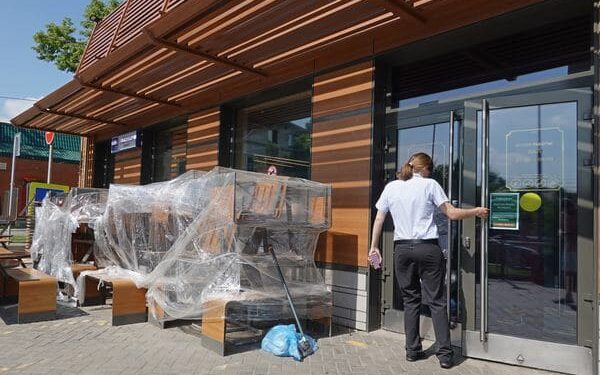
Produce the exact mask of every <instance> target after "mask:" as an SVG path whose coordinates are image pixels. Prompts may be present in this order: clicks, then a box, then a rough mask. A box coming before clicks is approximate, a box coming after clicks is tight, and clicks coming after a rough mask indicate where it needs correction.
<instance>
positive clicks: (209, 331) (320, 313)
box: [201, 299, 332, 356]
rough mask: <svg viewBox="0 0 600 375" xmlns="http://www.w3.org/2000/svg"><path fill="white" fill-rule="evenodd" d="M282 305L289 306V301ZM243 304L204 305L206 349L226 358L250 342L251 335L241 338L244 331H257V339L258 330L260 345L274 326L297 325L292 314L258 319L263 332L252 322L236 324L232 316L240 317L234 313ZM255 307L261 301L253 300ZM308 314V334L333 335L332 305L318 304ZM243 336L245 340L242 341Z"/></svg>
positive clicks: (309, 308) (208, 302)
mask: <svg viewBox="0 0 600 375" xmlns="http://www.w3.org/2000/svg"><path fill="white" fill-rule="evenodd" d="M299 300H301V299H299ZM264 302H267V301H264ZM271 302H272V301H271ZM281 303H283V304H287V302H281ZM244 304H245V301H235V300H229V301H228V300H223V299H215V300H210V301H207V302H205V303H204V304H203V305H202V327H201V333H202V346H203V347H205V348H207V349H209V350H211V351H213V352H215V353H217V354H219V355H222V356H226V355H229V354H233V353H236V352H239V351H241V350H240V348H242V346H243V345H244V344H249V343H251V341H249V340H248V337H244V336H248V335H243V334H241V335H240V332H241V331H254V335H255V336H256V335H257V333H256V331H258V337H256V338H255V342H258V341H260V339H262V337H263V336H264V334H266V331H267V329H268V328H270V327H271V326H274V325H276V324H284V323H286V324H295V322H294V321H293V319H292V315H290V316H289V317H283V316H282V317H279V318H278V319H276V320H274V321H260V319H259V322H258V326H260V327H261V328H262V329H264V331H263V330H262V329H258V328H255V327H253V324H252V323H251V322H244V321H235V319H232V316H236V315H238V314H239V313H235V310H238V309H239V308H240V306H242V305H244ZM253 304H254V306H256V307H258V308H261V307H260V306H262V303H261V300H260V299H259V300H256V301H253ZM301 305H302V303H298V302H296V306H297V307H300V306H301ZM263 307H264V306H263ZM266 309H268V307H266ZM305 312H306V314H307V316H306V317H305V319H304V322H303V326H304V329H305V331H307V332H310V334H311V335H315V336H331V316H332V309H331V305H323V304H319V305H310V306H306V308H305ZM260 331H262V332H260ZM252 335H253V333H252V332H251V333H250V334H249V336H252ZM240 336H241V337H242V339H241V342H240V338H239V337H240Z"/></svg>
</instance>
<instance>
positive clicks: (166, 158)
mask: <svg viewBox="0 0 600 375" xmlns="http://www.w3.org/2000/svg"><path fill="white" fill-rule="evenodd" d="M186 140H187V126H186V125H180V126H175V127H170V128H167V129H162V130H158V131H156V133H155V134H154V149H153V168H152V169H153V170H152V176H153V179H152V182H160V181H168V180H170V179H172V178H175V177H177V176H179V175H181V174H183V173H185V162H186V160H185V154H186Z"/></svg>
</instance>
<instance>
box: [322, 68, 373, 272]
mask: <svg viewBox="0 0 600 375" xmlns="http://www.w3.org/2000/svg"><path fill="white" fill-rule="evenodd" d="M372 96H373V65H372V63H371V62H367V63H362V64H358V65H354V66H351V67H349V68H345V69H341V70H338V71H335V72H333V73H328V74H325V75H321V76H318V77H316V78H315V80H314V96H313V132H312V166H311V179H312V180H315V181H319V182H325V183H330V184H331V185H332V187H333V189H332V191H333V192H332V194H333V197H332V217H333V224H332V227H331V230H330V231H329V232H328V233H327V234H326V235H323V236H322V237H321V239H320V241H319V247H318V250H317V254H316V258H315V259H316V260H317V261H321V262H326V263H337V264H346V265H351V266H361V267H366V266H367V250H368V244H369V226H370V210H371V208H370V192H371V145H372V135H371V134H372V127H373V121H372Z"/></svg>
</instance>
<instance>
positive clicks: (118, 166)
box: [114, 148, 142, 185]
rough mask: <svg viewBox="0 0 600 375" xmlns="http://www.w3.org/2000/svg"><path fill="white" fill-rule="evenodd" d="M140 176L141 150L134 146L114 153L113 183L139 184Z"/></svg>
mask: <svg viewBox="0 0 600 375" xmlns="http://www.w3.org/2000/svg"><path fill="white" fill-rule="evenodd" d="M141 176H142V150H141V149H140V148H136V149H133V150H129V151H123V152H120V153H118V154H115V175H114V183H115V184H131V185H139V184H140V179H141Z"/></svg>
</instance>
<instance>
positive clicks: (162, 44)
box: [144, 28, 267, 77]
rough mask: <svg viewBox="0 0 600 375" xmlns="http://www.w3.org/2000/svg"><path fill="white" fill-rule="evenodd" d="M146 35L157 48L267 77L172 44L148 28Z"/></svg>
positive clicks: (261, 73) (253, 70) (262, 73)
mask: <svg viewBox="0 0 600 375" xmlns="http://www.w3.org/2000/svg"><path fill="white" fill-rule="evenodd" d="M144 34H145V35H146V37H148V39H149V40H150V41H151V42H152V44H154V45H155V46H157V47H162V48H166V49H170V50H173V51H178V52H183V53H187V54H188V55H192V56H196V57H200V58H202V59H204V60H208V61H212V62H214V63H217V64H221V65H226V66H229V67H230V68H233V69H236V70H240V71H242V72H246V73H250V74H255V75H258V76H261V77H266V76H267V74H266V73H264V72H262V71H260V70H257V69H254V68H251V67H248V66H245V65H242V64H238V63H236V62H233V61H231V60H228V59H225V58H222V57H218V56H213V55H211V54H208V53H205V52H202V51H198V50H197V49H193V48H190V47H187V46H182V45H180V44H177V43H173V42H170V41H168V40H165V39H162V38H158V37H156V36H155V35H154V34H152V32H151V31H150V30H148V29H147V28H144Z"/></svg>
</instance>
